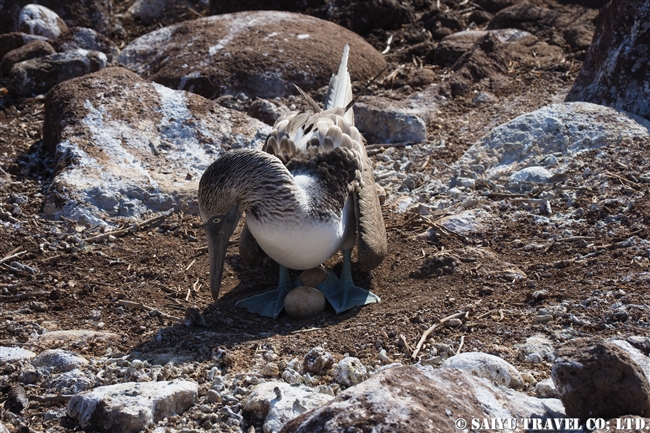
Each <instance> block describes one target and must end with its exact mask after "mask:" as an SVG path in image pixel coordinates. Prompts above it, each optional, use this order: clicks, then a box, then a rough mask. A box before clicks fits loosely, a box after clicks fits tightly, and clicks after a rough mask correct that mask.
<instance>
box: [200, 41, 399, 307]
mask: <svg viewBox="0 0 650 433" xmlns="http://www.w3.org/2000/svg"><path fill="white" fill-rule="evenodd" d="M348 53H349V47H348V46H347V45H346V46H345V48H344V50H343V57H342V59H341V63H340V66H339V70H338V73H337V74H336V75H333V76H332V79H331V80H330V84H329V89H328V93H327V97H326V100H325V104H324V105H325V107H324V109H322V110H321V108H320V106H319V105H318V104H317V103H316V102H315V101H314V100H313V99H311V98H310V97H309V96H308V95H306V94H304V92H302V91H300V92H301V93H302V94H303V95H304V96H305V97H306V98H307V101H308V102H309V104H310V105H311V107H312V109H313V110H314V111H315V112H314V113H308V112H291V113H289V114H288V115H287V116H285V117H284V118H280V119H278V121H277V122H276V123H275V125H274V126H273V130H272V131H271V133H270V134H269V136H268V137H267V139H266V143H265V144H264V146H263V148H262V150H261V151H260V150H255V149H238V150H232V151H229V152H227V153H226V154H224V155H223V156H221V157H220V158H219V159H217V160H216V161H215V162H214V163H212V165H210V167H208V169H207V170H206V171H205V172H204V173H203V176H202V177H201V181H200V183H199V209H200V213H201V218H202V219H203V223H204V227H205V232H206V236H207V242H208V252H209V255H210V289H211V291H212V297H213V298H214V300H215V301H216V300H217V298H218V296H219V289H220V286H221V278H222V273H223V266H224V259H225V255H226V248H227V246H228V240H229V238H230V236H231V235H232V234H233V232H234V230H235V226H236V225H237V221H238V220H239V217H240V215H242V214H245V218H246V223H245V225H244V228H243V231H242V234H241V236H240V241H239V254H240V256H241V258H242V260H243V261H244V262H245V263H246V264H248V265H251V266H256V265H259V263H260V262H261V259H262V258H263V255H264V253H266V254H267V255H268V256H269V257H271V258H272V259H273V260H275V261H276V262H277V263H278V264H279V265H280V282H279V284H278V288H277V289H275V290H271V291H268V292H264V293H262V294H259V295H255V296H252V297H250V298H246V299H243V300H240V301H238V302H237V304H236V306H238V307H243V308H246V309H248V311H250V312H254V313H258V314H261V315H262V316H269V317H274V318H277V317H278V316H279V315H280V313H281V311H282V308H283V305H284V298H285V296H286V294H287V293H288V292H289V291H290V290H292V289H293V288H294V287H296V286H299V285H301V283H300V281H299V278H298V280H297V281H295V282H292V281H291V277H290V274H289V270H288V269H296V270H303V269H310V268H314V267H317V266H319V265H321V264H322V263H323V262H325V261H326V260H327V259H329V258H330V257H332V256H333V255H334V254H336V253H337V252H338V251H339V250H342V251H343V268H342V271H341V276H340V278H337V277H336V275H335V274H334V273H333V272H332V271H329V272H328V275H327V277H326V279H325V281H323V282H322V283H321V284H320V285H319V286H318V287H317V288H318V289H319V290H320V291H321V292H323V294H324V295H325V298H326V299H327V301H328V302H329V303H330V304H331V305H332V307H333V308H334V310H335V311H336V312H337V313H340V312H343V311H346V310H349V309H351V308H353V307H355V306H358V305H364V304H369V303H373V302H379V297H378V296H376V295H375V294H373V293H371V292H369V291H368V290H365V289H362V288H361V287H357V286H355V285H354V283H353V281H352V264H351V255H352V249H353V248H354V246H355V244H356V246H357V252H358V258H359V265H360V267H361V269H362V270H364V271H369V270H371V269H374V268H376V267H377V266H378V265H379V264H380V263H381V261H382V260H383V259H384V256H385V255H386V248H387V245H386V229H385V227H384V220H383V217H382V213H381V205H380V203H379V198H378V197H377V191H376V187H375V181H374V177H373V174H372V166H371V163H370V160H369V158H368V155H367V153H366V150H365V146H364V139H363V137H362V136H361V134H360V133H359V131H358V130H357V128H356V127H355V126H354V113H353V111H352V108H351V105H353V102H352V84H351V82H350V74H349V72H348V68H347V61H348Z"/></svg>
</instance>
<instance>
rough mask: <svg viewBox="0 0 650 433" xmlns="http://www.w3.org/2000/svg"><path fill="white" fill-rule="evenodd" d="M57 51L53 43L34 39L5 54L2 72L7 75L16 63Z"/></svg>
mask: <svg viewBox="0 0 650 433" xmlns="http://www.w3.org/2000/svg"><path fill="white" fill-rule="evenodd" d="M55 52H56V51H54V48H52V45H50V44H48V43H47V42H45V41H32V42H30V43H28V44H26V45H23V46H22V47H20V48H16V49H15V50H11V51H9V52H8V53H7V54H5V56H4V57H3V58H2V74H3V75H6V74H7V73H8V72H9V71H10V70H11V67H12V66H13V65H15V64H16V63H19V62H23V61H25V60H29V59H33V58H36V57H42V56H47V55H49V54H54V53H55Z"/></svg>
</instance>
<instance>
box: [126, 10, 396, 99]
mask: <svg viewBox="0 0 650 433" xmlns="http://www.w3.org/2000/svg"><path fill="white" fill-rule="evenodd" d="M346 43H348V44H349V45H350V59H349V63H348V68H349V70H350V75H351V77H352V80H362V79H368V78H371V77H372V76H374V75H375V74H376V73H377V72H379V71H380V70H381V69H382V68H383V67H384V66H385V64H386V62H385V60H384V59H383V57H382V56H381V54H380V53H379V52H377V50H375V49H374V48H373V47H372V46H371V45H369V44H368V43H367V42H366V41H364V40H363V39H362V38H361V37H360V36H359V35H357V34H355V33H352V32H350V31H349V30H346V29H344V28H342V27H340V26H338V25H336V24H333V23H331V22H328V21H323V20H320V19H318V18H314V17H310V16H306V15H300V14H295V13H289V12H274V11H265V12H240V13H235V14H226V15H218V16H211V17H207V18H201V19H198V20H194V21H186V22H183V23H181V24H177V25H174V26H170V27H166V28H162V29H160V30H157V31H154V32H152V33H149V34H147V35H144V36H142V37H140V38H138V39H136V40H135V41H133V42H132V43H131V44H129V45H128V46H127V47H126V48H125V49H124V50H123V51H122V54H121V55H120V57H119V61H120V63H121V64H122V65H124V66H125V67H126V68H128V69H130V70H132V71H135V72H137V73H139V74H141V75H142V76H144V77H146V78H149V79H152V80H153V81H155V82H157V83H160V84H163V85H165V86H167V87H171V88H174V89H179V90H188V91H191V92H194V93H198V94H199V95H202V96H205V97H208V98H216V97H218V96H220V95H223V94H234V93H238V92H245V93H247V94H248V95H249V96H258V97H263V98H269V97H275V96H285V95H288V94H293V93H295V89H294V88H293V85H292V83H295V84H297V85H298V86H300V87H302V88H305V89H313V88H317V87H321V86H324V85H326V84H327V83H328V82H329V78H330V77H331V75H332V73H335V72H336V69H337V68H338V65H339V61H340V58H341V53H342V52H343V47H344V45H345V44H346Z"/></svg>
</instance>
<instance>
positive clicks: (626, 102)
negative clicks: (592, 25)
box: [566, 0, 650, 119]
mask: <svg viewBox="0 0 650 433" xmlns="http://www.w3.org/2000/svg"><path fill="white" fill-rule="evenodd" d="M649 22H650V3H648V2H647V1H643V0H633V1H627V0H626V1H622V0H613V1H612V2H610V3H609V4H608V5H607V6H605V7H604V8H603V9H602V10H601V12H600V15H598V18H597V20H596V31H595V33H594V39H593V43H592V44H591V47H590V48H589V51H588V53H587V58H586V60H585V62H584V64H583V66H582V70H581V71H580V75H579V76H578V79H577V80H576V82H575V84H574V85H573V88H572V89H571V91H570V92H569V94H568V95H567V97H566V100H567V101H586V102H593V103H595V104H601V105H607V106H610V107H613V108H617V109H621V110H625V111H629V112H630V113H634V114H638V115H640V116H643V117H645V118H646V119H650V86H648V76H650V63H648V53H649V52H650V25H648V23H649Z"/></svg>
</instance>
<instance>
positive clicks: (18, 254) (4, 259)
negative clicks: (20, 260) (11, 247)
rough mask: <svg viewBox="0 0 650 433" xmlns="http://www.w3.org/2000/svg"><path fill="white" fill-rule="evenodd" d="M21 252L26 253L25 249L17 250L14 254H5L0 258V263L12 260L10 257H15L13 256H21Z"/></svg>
mask: <svg viewBox="0 0 650 433" xmlns="http://www.w3.org/2000/svg"><path fill="white" fill-rule="evenodd" d="M23 254H27V251H20V252H17V253H15V254H11V255H9V256H6V257H4V258H2V259H0V265H1V264H3V263H5V262H8V261H9V260H12V259H15V258H17V257H20V256H22V255H23Z"/></svg>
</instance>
